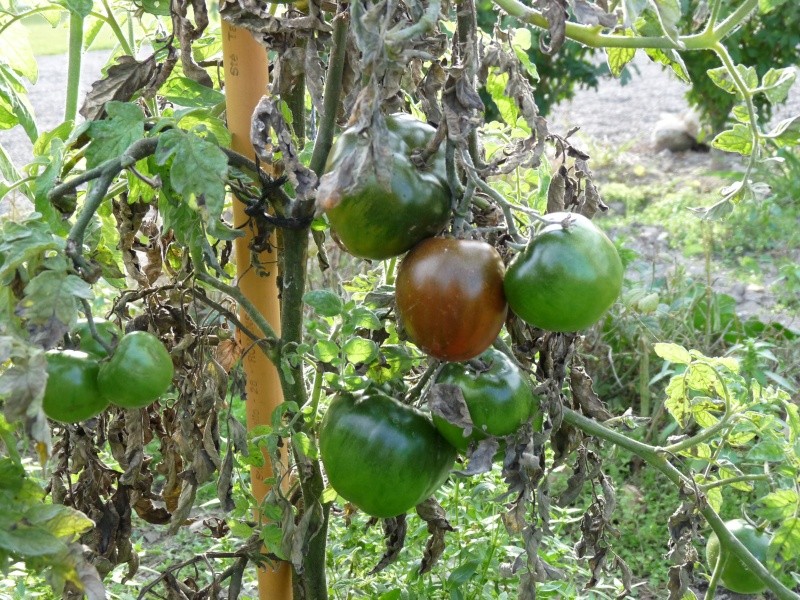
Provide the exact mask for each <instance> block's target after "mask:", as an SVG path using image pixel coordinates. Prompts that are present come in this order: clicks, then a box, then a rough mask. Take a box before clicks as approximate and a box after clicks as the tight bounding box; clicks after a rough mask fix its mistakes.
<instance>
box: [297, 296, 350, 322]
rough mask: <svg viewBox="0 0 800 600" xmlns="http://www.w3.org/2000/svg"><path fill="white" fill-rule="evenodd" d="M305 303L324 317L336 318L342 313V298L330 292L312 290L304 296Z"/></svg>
mask: <svg viewBox="0 0 800 600" xmlns="http://www.w3.org/2000/svg"><path fill="white" fill-rule="evenodd" d="M303 302H305V303H306V304H308V305H309V306H310V307H311V308H313V309H314V311H315V312H316V313H317V314H318V315H321V316H323V317H335V316H337V315H339V314H341V312H342V308H343V304H342V300H341V298H339V296H338V295H337V294H334V293H333V292H332V291H330V290H312V291H310V292H306V293H305V294H304V295H303Z"/></svg>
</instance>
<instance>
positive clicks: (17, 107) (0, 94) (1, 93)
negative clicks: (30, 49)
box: [0, 63, 39, 142]
mask: <svg viewBox="0 0 800 600" xmlns="http://www.w3.org/2000/svg"><path fill="white" fill-rule="evenodd" d="M0 109H4V111H3V112H5V113H6V116H5V117H3V119H2V120H3V121H4V122H6V123H7V122H8V114H11V115H13V116H14V118H15V119H16V122H17V123H19V124H20V125H22V128H23V129H24V130H25V133H26V134H28V138H30V140H31V142H35V141H36V138H37V137H39V133H38V131H37V129H36V120H35V119H34V117H33V107H31V104H30V102H29V101H28V96H27V94H26V92H25V86H24V85H23V83H22V81H21V80H20V78H19V76H18V75H17V74H16V73H15V72H14V70H13V69H11V67H9V66H8V65H7V64H4V63H0ZM14 124H16V123H14ZM12 126H13V125H12ZM6 128H7V127H6Z"/></svg>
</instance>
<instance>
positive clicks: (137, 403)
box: [97, 331, 174, 408]
mask: <svg viewBox="0 0 800 600" xmlns="http://www.w3.org/2000/svg"><path fill="white" fill-rule="evenodd" d="M173 373H174V368H173V366H172V358H171V357H170V355H169V352H168V351H167V349H166V348H165V347H164V344H162V343H161V340H159V339H158V338H157V337H156V336H154V335H153V334H152V333H147V332H146V331H134V332H131V333H126V334H125V335H124V336H122V339H121V340H120V342H119V344H118V345H117V348H116V350H115V351H114V354H113V356H112V357H111V358H110V359H108V361H106V362H104V363H103V364H102V365H101V366H100V374H99V376H98V380H97V381H98V384H99V386H100V392H101V393H102V394H103V395H104V396H105V397H106V398H108V399H109V400H110V401H111V403H112V404H115V405H117V406H121V407H123V408H142V407H145V406H147V405H149V404H152V403H153V402H155V401H156V400H157V399H158V397H159V396H161V394H163V393H164V392H166V391H167V388H169V386H170V384H171V383H172V375H173Z"/></svg>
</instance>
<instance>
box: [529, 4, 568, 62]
mask: <svg viewBox="0 0 800 600" xmlns="http://www.w3.org/2000/svg"><path fill="white" fill-rule="evenodd" d="M534 6H535V7H536V8H538V9H539V10H541V11H542V14H544V18H545V19H547V31H548V33H549V34H550V40H549V42H548V41H546V40H545V36H541V37H540V38H539V49H540V50H541V51H542V52H544V53H545V54H549V55H552V54H555V53H556V52H558V51H559V49H560V48H561V46H562V45H563V44H564V41H565V39H566V24H567V17H569V14H568V13H567V0H536V1H535V2H534Z"/></svg>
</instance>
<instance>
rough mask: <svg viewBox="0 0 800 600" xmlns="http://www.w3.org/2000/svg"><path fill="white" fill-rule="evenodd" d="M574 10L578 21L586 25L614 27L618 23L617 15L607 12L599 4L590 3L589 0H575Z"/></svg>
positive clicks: (573, 3)
mask: <svg viewBox="0 0 800 600" xmlns="http://www.w3.org/2000/svg"><path fill="white" fill-rule="evenodd" d="M572 11H573V12H574V13H575V18H576V19H577V20H578V22H579V23H583V24H584V25H601V26H602V27H605V28H612V27H614V26H616V24H617V16H616V15H614V14H611V13H609V12H606V11H605V10H603V9H602V8H601V7H600V6H598V5H597V4H590V3H589V2H588V1H587V0H573V2H572Z"/></svg>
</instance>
